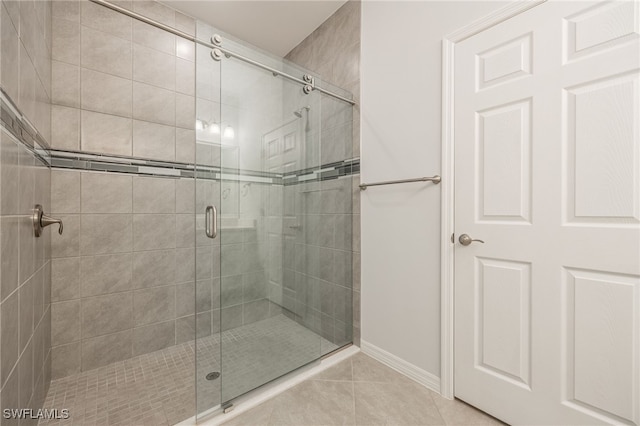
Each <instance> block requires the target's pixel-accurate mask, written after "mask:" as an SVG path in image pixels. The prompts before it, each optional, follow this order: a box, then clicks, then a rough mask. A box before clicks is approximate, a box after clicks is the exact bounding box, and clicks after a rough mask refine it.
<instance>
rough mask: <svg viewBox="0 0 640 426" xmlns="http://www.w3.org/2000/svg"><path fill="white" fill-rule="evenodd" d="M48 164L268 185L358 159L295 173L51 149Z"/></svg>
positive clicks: (336, 169) (331, 173)
mask: <svg viewBox="0 0 640 426" xmlns="http://www.w3.org/2000/svg"><path fill="white" fill-rule="evenodd" d="M51 166H52V167H56V168H60V169H73V170H87V171H101V172H117V173H130V174H136V175H142V176H157V177H167V178H193V177H196V178H197V179H207V180H221V181H236V182H253V183H264V184H271V185H296V184H299V183H306V182H309V181H323V180H329V179H336V178H338V177H341V176H348V175H352V174H357V173H359V172H360V159H358V158H356V159H351V160H346V161H340V162H336V163H331V164H326V165H323V166H320V167H318V168H315V169H305V170H300V171H295V172H288V173H285V174H281V173H269V172H260V171H252V170H240V169H231V168H221V167H217V166H205V165H197V166H194V165H193V164H186V163H172V162H163V161H155V160H145V159H141V158H133V157H121V156H115V155H102V154H87V153H82V152H74V151H60V150H51Z"/></svg>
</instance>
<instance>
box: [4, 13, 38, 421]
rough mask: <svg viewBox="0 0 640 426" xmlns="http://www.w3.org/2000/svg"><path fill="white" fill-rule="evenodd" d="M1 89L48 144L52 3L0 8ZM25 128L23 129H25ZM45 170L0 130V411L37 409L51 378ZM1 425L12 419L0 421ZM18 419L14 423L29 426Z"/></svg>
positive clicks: (16, 142) (28, 152)
mask: <svg viewBox="0 0 640 426" xmlns="http://www.w3.org/2000/svg"><path fill="white" fill-rule="evenodd" d="M0 31H1V36H0V39H1V41H2V44H1V47H0V83H1V85H2V89H3V90H4V91H5V93H6V94H7V95H8V96H9V97H10V99H11V101H12V102H13V103H15V105H16V106H17V107H18V108H19V109H20V111H21V112H22V114H24V115H25V116H26V119H27V120H28V122H29V123H31V125H33V126H34V127H35V129H36V130H37V132H38V133H39V134H40V135H41V136H42V138H43V139H44V142H45V143H48V142H49V140H50V133H51V132H50V113H49V112H50V102H49V97H50V93H51V79H50V70H51V3H50V2H49V1H29V0H23V1H2V2H1V3H0ZM27 126H28V125H27ZM50 176H51V173H50V169H49V168H48V167H47V166H46V164H45V163H44V162H42V161H41V160H40V159H38V158H37V157H36V156H35V155H34V154H33V152H32V151H31V150H29V149H26V148H25V145H23V144H22V143H21V142H19V141H18V139H16V138H15V137H14V136H12V135H11V134H10V133H9V132H8V131H7V130H5V129H4V128H3V129H1V130H0V240H1V247H0V410H2V411H3V410H4V409H10V408H12V409H18V408H32V409H38V408H41V407H42V404H43V401H44V398H45V396H46V392H47V389H48V387H49V383H50V378H51V374H50V373H51V368H50V366H51V356H50V346H51V345H50V336H51V334H50V329H51V310H50V294H51V293H50V289H51V274H50V266H51V264H50V261H49V260H50V254H51V250H50V241H51V231H50V230H46V231H45V232H44V234H43V235H42V236H41V237H40V238H35V236H34V234H33V225H32V222H31V220H30V215H31V212H32V209H33V206H34V204H36V203H40V204H42V205H43V206H45V208H46V209H49V206H50V191H49V188H50ZM1 422H2V425H5V424H16V425H17V424H18V420H16V419H14V420H7V419H4V418H2V419H1ZM33 423H34V422H33V421H28V420H23V421H20V424H24V425H27V424H33Z"/></svg>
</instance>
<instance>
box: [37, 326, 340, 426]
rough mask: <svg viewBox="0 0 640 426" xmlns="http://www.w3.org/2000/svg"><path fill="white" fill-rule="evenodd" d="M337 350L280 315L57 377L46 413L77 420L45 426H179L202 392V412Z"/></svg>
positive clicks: (53, 421)
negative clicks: (216, 375) (210, 377)
mask: <svg viewBox="0 0 640 426" xmlns="http://www.w3.org/2000/svg"><path fill="white" fill-rule="evenodd" d="M221 341H222V344H221ZM221 347H222V348H223V352H222V353H221ZM334 349H336V346H335V345H333V344H332V343H330V342H328V341H327V340H325V339H322V338H321V337H320V336H319V335H317V334H315V333H313V332H312V331H311V330H309V329H307V328H305V327H303V326H301V325H300V324H298V323H296V322H295V321H293V320H291V319H289V318H287V317H285V316H284V315H278V316H275V317H272V318H269V319H266V320H263V321H258V322H255V323H252V324H248V325H245V326H242V327H238V328H235V329H232V330H228V331H225V332H223V333H222V334H215V335H212V336H208V337H205V338H202V339H198V342H197V351H196V343H195V342H193V341H191V342H187V343H183V344H180V345H176V346H172V347H169V348H166V349H163V350H161V351H156V352H152V353H150V354H146V355H141V356H138V357H135V358H130V359H127V360H125V361H120V362H117V363H114V364H110V365H108V366H105V367H102V368H98V369H95V370H90V371H86V372H82V373H79V374H74V375H72V376H68V377H64V378H61V379H58V380H53V381H52V382H51V386H50V388H49V392H48V394H47V398H46V400H45V403H44V408H47V409H53V408H57V409H59V410H60V409H63V408H66V409H69V411H70V413H71V417H70V418H69V419H67V420H49V421H40V425H50V426H53V425H60V426H69V425H83V426H84V425H113V426H116V425H122V426H137V425H150V426H151V425H153V426H160V425H172V424H176V423H178V422H180V421H182V420H185V419H187V418H189V417H191V416H193V415H194V414H195V410H196V407H195V400H196V394H197V400H198V405H197V406H198V410H199V411H205V410H207V409H209V408H212V407H215V406H216V405H219V404H220V402H221V397H220V395H221V387H222V390H223V391H222V396H223V397H224V400H228V399H231V398H233V397H235V396H238V395H240V394H241V393H243V392H246V391H248V390H251V389H253V388H254V387H256V386H258V385H260V384H262V383H264V382H267V381H269V380H272V379H274V378H277V377H279V376H281V375H283V374H286V373H288V372H289V371H291V370H292V369H294V368H297V367H300V366H302V365H304V364H306V363H308V362H310V361H312V360H314V359H317V358H319V357H320V355H321V353H327V352H330V351H331V350H334ZM196 353H197V371H196V369H195V365H196V357H195V354H196ZM221 358H222V366H223V371H222V376H221V377H220V378H219V379H217V380H214V381H209V380H206V379H205V376H206V374H207V373H210V372H213V371H221V369H220V359H221ZM194 375H195V377H196V383H197V392H196V389H194Z"/></svg>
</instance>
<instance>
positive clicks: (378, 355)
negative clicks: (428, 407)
mask: <svg viewBox="0 0 640 426" xmlns="http://www.w3.org/2000/svg"><path fill="white" fill-rule="evenodd" d="M360 350H362V352H363V353H365V354H367V355H369V356H370V357H371V358H373V359H375V360H377V361H380V362H381V363H383V364H385V365H387V366H389V367H391V368H393V369H394V370H396V371H397V372H399V373H402V374H404V375H405V376H407V377H408V378H410V379H411V380H413V381H415V382H418V383H419V384H421V385H422V386H424V387H426V388H427V389H430V390H432V391H434V392H437V393H438V394H440V378H439V377H437V376H435V375H433V374H431V373H429V372H428V371H425V370H423V369H421V368H418V367H416V366H415V365H413V364H411V363H409V362H407V361H405V360H403V359H402V358H399V357H397V356H395V355H393V354H392V353H389V352H387V351H385V350H384V349H380V348H379V347H377V346H375V345H372V344H371V343H369V342H366V341H364V340H361V341H360Z"/></svg>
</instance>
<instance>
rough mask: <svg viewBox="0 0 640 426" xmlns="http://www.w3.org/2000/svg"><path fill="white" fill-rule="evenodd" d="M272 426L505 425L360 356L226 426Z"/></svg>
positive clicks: (231, 421) (233, 420) (315, 377)
mask: <svg viewBox="0 0 640 426" xmlns="http://www.w3.org/2000/svg"><path fill="white" fill-rule="evenodd" d="M224 424H225V425H226V426H270V425H296V426H305V425H308V426H311V425H313V426H320V425H413V426H417V425H502V424H503V423H501V422H500V421H498V420H496V419H494V418H493V417H490V416H488V415H487V414H485V413H483V412H482V411H478V410H476V409H475V408H473V407H471V406H469V405H467V404H465V403H463V402H461V401H458V400H454V401H450V400H447V399H444V398H442V397H440V396H439V395H438V394H436V393H435V392H431V391H430V390H428V389H426V388H424V387H423V386H421V385H419V384H417V383H415V382H413V381H412V380H410V379H408V378H406V377H405V376H403V375H401V374H400V373H398V372H396V371H394V370H392V369H391V368H389V367H387V366H385V365H383V364H381V363H379V362H377V361H375V360H374V359H373V358H370V357H368V356H367V355H364V354H362V353H358V354H356V355H354V356H352V357H350V358H349V359H347V360H345V361H343V362H341V363H339V364H338V365H336V366H334V367H332V368H330V369H328V370H326V371H324V372H322V373H320V374H318V375H317V376H314V377H312V378H310V379H308V380H306V381H304V382H302V383H301V384H299V385H297V386H295V387H293V388H291V389H289V390H288V391H286V392H284V393H282V394H280V395H278V396H276V397H274V398H273V399H271V400H269V401H267V402H265V403H263V404H261V405H259V406H258V407H256V408H254V409H252V410H250V411H248V412H246V413H242V414H241V415H239V416H238V417H236V418H234V419H232V420H230V421H229V422H226V423H224Z"/></svg>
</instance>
